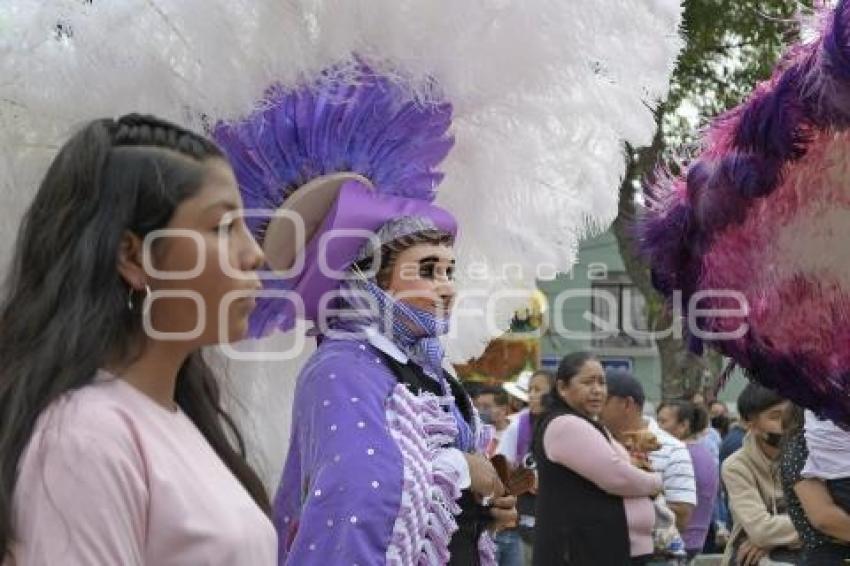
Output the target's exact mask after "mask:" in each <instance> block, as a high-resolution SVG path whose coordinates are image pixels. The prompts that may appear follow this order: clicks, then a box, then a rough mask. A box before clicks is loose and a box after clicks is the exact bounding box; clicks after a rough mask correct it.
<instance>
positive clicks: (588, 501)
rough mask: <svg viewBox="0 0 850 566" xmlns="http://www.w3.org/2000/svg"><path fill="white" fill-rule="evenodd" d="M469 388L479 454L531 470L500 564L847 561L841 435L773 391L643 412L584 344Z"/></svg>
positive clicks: (641, 403)
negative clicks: (484, 443)
mask: <svg viewBox="0 0 850 566" xmlns="http://www.w3.org/2000/svg"><path fill="white" fill-rule="evenodd" d="M470 389H471V391H472V392H473V398H474V402H475V404H476V406H477V407H478V408H479V411H480V413H481V415H482V418H483V419H484V420H485V421H486V422H489V423H490V424H492V426H493V427H494V428H495V430H496V434H495V442H494V444H493V445H492V446H491V448H490V451H489V453H490V454H504V455H505V456H506V457H507V458H508V461H509V462H510V463H511V464H512V465H514V466H525V467H529V468H532V469H534V470H535V471H536V477H537V483H536V485H535V487H534V489H533V490H532V494H529V495H527V496H523V497H520V498H519V505H518V508H519V513H520V514H519V517H520V518H519V526H518V528H516V529H506V530H503V531H501V532H500V533H499V534H497V535H496V541H497V544H498V555H497V556H498V562H499V565H500V566H525V565H532V564H535V565H544V564H546V565H548V564H646V565H668V564H689V563H691V561H694V560H695V559H696V558H697V557H698V556H702V557H704V558H706V559H708V558H710V557H712V556H713V557H715V558H714V562H708V563H716V564H722V565H723V566H727V565H729V566H736V565H741V566H750V565H753V566H757V565H762V566H766V565H777V564H805V565H810V566H821V565H823V566H826V565H835V564H841V563H844V561H846V560H850V514H848V512H847V510H848V509H850V505H848V503H850V497H848V494H850V491H848V490H847V486H848V484H850V481H848V475H850V474H848V470H850V467H848V463H850V460H848V458H847V456H846V455H847V454H850V433H848V432H846V431H844V430H843V429H842V428H840V427H837V426H836V425H835V424H833V423H832V422H831V421H828V420H821V419H818V418H817V417H816V416H815V415H814V414H813V413H812V412H810V411H805V413H804V411H803V410H802V409H800V408H799V407H797V406H795V405H793V404H791V403H790V402H789V401H787V400H785V399H783V398H782V397H780V396H779V395H778V394H776V393H775V392H773V391H771V390H769V389H766V388H764V387H762V386H760V385H757V384H753V383H751V384H748V385H747V386H746V387H745V388H744V390H743V391H742V392H741V394H740V396H739V397H738V399H737V407H736V409H737V411H730V409H729V406H728V405H727V404H726V403H724V402H722V401H720V400H717V399H714V400H711V401H709V402H706V401H705V398H704V397H703V395H702V394H700V393H695V394H690V395H685V396H683V397H682V398H680V399H671V400H664V401H662V402H661V403H660V404H658V406H657V407H655V408H652V407H650V405H649V403H648V402H647V400H646V396H645V393H644V390H643V387H642V385H641V383H640V381H639V380H638V379H637V378H635V377H634V376H633V375H631V374H630V373H628V372H626V371H623V370H616V369H615V370H609V371H607V372H606V371H603V369H602V366H601V365H600V364H599V361H598V360H597V359H595V358H594V357H593V355H591V354H589V353H586V352H579V353H574V354H570V355H568V356H566V357H565V358H564V359H563V360H562V362H561V364H560V366H559V367H558V370H557V372H556V373H555V374H551V373H549V372H547V371H545V370H540V371H536V372H531V371H526V372H523V373H521V374H520V375H519V377H518V378H517V379H516V380H515V381H509V382H507V383H505V384H504V385H503V386H502V387H490V386H487V387H476V386H475V385H474V384H471V385H470ZM734 412H736V413H737V416H733V413H734ZM523 502H525V504H523ZM535 502H536V506H535V505H534V503H535Z"/></svg>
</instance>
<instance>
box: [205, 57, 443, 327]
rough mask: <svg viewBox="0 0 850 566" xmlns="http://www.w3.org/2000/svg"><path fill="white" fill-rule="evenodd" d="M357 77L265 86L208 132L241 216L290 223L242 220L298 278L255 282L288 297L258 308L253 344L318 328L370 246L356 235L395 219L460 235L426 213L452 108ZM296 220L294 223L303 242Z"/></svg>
mask: <svg viewBox="0 0 850 566" xmlns="http://www.w3.org/2000/svg"><path fill="white" fill-rule="evenodd" d="M357 73H358V75H357V77H356V78H357V80H356V81H355V80H354V78H353V77H352V76H351V69H348V72H347V73H345V74H344V76H345V77H346V78H345V81H346V82H344V83H342V84H336V82H335V81H334V80H332V79H331V78H330V77H334V76H336V74H335V73H333V72H331V71H329V72H328V73H327V76H326V77H325V80H321V81H318V82H317V83H316V84H307V85H303V86H300V87H298V88H295V89H292V90H285V89H283V88H281V87H274V88H271V89H270V90H269V92H268V93H267V96H266V99H265V100H263V101H262V103H261V104H260V105H258V110H257V111H256V112H254V113H253V114H251V115H250V116H248V117H247V118H245V119H244V120H241V121H238V122H232V123H224V122H222V123H219V124H216V125H215V127H214V128H213V129H212V136H213V138H214V139H215V140H216V142H218V144H219V145H220V146H221V147H222V149H223V150H224V151H225V153H226V154H227V156H228V158H229V159H230V162H231V164H232V165H233V170H234V173H235V175H236V179H237V181H238V183H239V189H240V192H241V193H242V199H243V202H244V204H245V208H246V209H251V210H257V209H259V210H263V211H279V212H286V213H288V216H287V215H280V214H279V215H277V216H275V217H273V218H272V220H271V221H268V219H267V217H266V218H265V219H263V218H259V217H257V218H250V217H249V218H248V219H247V221H248V224H249V227H250V228H251V230H252V231H253V232H254V234H255V235H256V237H257V240H258V241H259V242H260V243H261V244H262V246H263V249H264V251H265V252H266V258H267V260H268V262H269V265H270V266H271V267H272V268H273V269H275V270H278V271H281V270H291V268H292V267H293V265H294V266H296V267H297V268H299V269H295V270H291V272H289V273H287V274H286V275H285V276H284V277H275V278H272V279H267V280H266V281H265V282H264V283H265V288H266V290H267V291H281V292H290V293H292V292H294V294H295V295H297V296H296V297H293V296H292V295H291V294H290V295H289V298H287V297H277V298H275V297H266V298H261V299H260V300H259V301H258V303H257V308H256V309H255V310H254V314H253V317H252V320H251V329H250V334H251V335H252V336H262V335H265V334H268V333H269V332H270V331H272V330H273V329H275V328H279V329H281V330H284V331H286V330H289V329H291V328H292V327H293V326H294V324H295V321H296V319H297V318H304V319H306V320H312V321H315V320H316V317H317V315H318V310H319V306H320V301H321V300H322V297H324V296H325V294H326V293H328V292H330V291H334V290H336V289H337V288H338V287H339V285H340V283H341V281H342V279H344V278H345V276H344V275H343V273H342V272H343V271H345V270H346V269H347V268H348V267H349V266H350V265H351V264H352V263H353V262H354V261H356V260H357V259H358V254H359V253H360V252H361V251H362V249H363V247H364V244H366V243H367V242H368V239H367V238H366V237H365V236H364V235H363V231H368V232H370V233H375V232H377V231H378V230H380V228H381V227H382V226H383V225H384V224H386V223H387V222H390V221H392V220H395V219H398V218H404V217H408V218H419V219H426V220H427V221H426V222H424V224H423V223H422V222H411V223H410V225H411V226H414V227H415V226H416V225H417V224H418V225H420V226H421V225H428V226H431V225H433V226H434V227H435V228H438V229H440V230H444V231H446V232H448V233H451V234H452V235H454V234H455V232H456V230H457V226H456V222H455V220H454V218H453V217H452V216H451V215H450V214H449V213H448V212H446V211H445V210H443V209H441V208H439V207H436V206H434V205H432V204H431V203H432V202H433V200H434V197H435V196H436V188H437V186H438V185H439V183H440V181H441V180H442V178H443V175H442V173H440V172H439V171H438V170H437V166H438V165H439V164H440V163H441V162H442V160H443V159H444V158H445V156H446V155H447V154H448V152H449V150H450V149H451V147H452V145H453V143H454V140H453V139H452V137H451V136H450V135H449V133H448V130H449V127H450V126H451V114H452V108H451V105H449V104H447V103H444V102H425V101H421V100H418V99H415V98H413V97H412V96H411V93H410V92H408V91H407V90H406V89H404V88H402V87H401V86H399V85H398V84H397V83H396V82H395V81H394V80H390V79H388V78H386V77H382V76H380V75H377V74H375V73H374V72H372V71H371V70H370V69H369V68H368V67H367V66H365V65H363V64H362V63H357ZM352 81H353V82H352ZM293 218H295V219H298V218H300V219H301V220H302V221H303V226H304V231H303V236H304V237H303V238H298V237H296V235H297V234H299V230H297V228H296V226H297V225H298V222H293ZM342 230H359V231H360V236H359V237H355V236H353V235H351V233H350V232H349V233H347V234H343V233H342V232H341V231H342ZM390 232H391V234H395V235H398V234H396V232H395V231H390ZM384 236H385V234H383V233H382V234H381V237H382V238H383V237H384ZM299 247H301V248H303V249H299ZM361 257H362V256H361ZM301 260H303V263H301ZM298 302H301V303H303V309H301V308H299V307H300V305H297V303H298ZM301 310H303V312H299V311H301Z"/></svg>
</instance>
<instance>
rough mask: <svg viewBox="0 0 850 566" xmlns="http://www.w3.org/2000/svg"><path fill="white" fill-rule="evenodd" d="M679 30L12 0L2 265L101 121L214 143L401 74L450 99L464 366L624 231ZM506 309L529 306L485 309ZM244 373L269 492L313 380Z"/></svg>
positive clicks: (436, 2) (604, 23) (568, 9)
mask: <svg viewBox="0 0 850 566" xmlns="http://www.w3.org/2000/svg"><path fill="white" fill-rule="evenodd" d="M680 18H681V7H680V5H679V2H677V1H675V0H593V1H592V2H569V1H564V0H464V1H463V2H458V1H457V0H93V1H92V2H88V1H85V0H51V2H49V3H48V2H43V1H41V0H4V1H3V2H2V3H0V179H1V180H0V183H2V193H0V205H2V211H3V214H4V215H5V220H6V221H5V222H3V223H2V225H0V231H2V232H0V240H1V241H2V242H3V244H2V245H3V246H4V248H3V249H0V260H3V261H4V264H5V261H6V260H7V258H8V245H9V244H8V242H11V241H12V236H13V233H14V229H15V228H16V226H17V224H18V222H19V219H20V216H21V214H22V211H23V209H24V206H25V205H26V203H27V202H28V201H29V200H30V199H31V198H32V196H33V194H34V192H35V190H36V187H37V183H38V181H39V179H40V178H41V177H42V176H43V174H44V171H45V169H46V167H47V164H48V163H49V161H50V160H51V159H52V157H53V156H54V155H55V153H56V150H57V148H58V147H59V146H60V145H61V143H62V142H63V141H64V140H65V139H66V138H67V137H68V135H69V134H70V132H72V131H73V129H74V128H75V127H77V126H79V125H80V124H82V123H84V122H85V121H87V120H90V119H93V118H97V117H103V116H117V115H120V114H122V113H126V112H132V111H136V112H144V113H152V114H156V115H159V116H162V117H165V118H168V119H171V120H174V121H176V122H178V123H181V124H183V125H185V126H188V127H191V128H194V129H201V128H202V127H203V124H205V123H209V122H210V121H214V120H217V119H234V118H238V117H241V116H244V115H246V114H247V113H249V112H250V111H251V110H252V109H253V108H254V107H255V106H254V105H255V103H256V101H257V100H258V99H259V98H260V96H261V95H262V93H263V91H264V89H265V88H266V87H267V86H268V85H269V84H271V83H273V82H275V83H281V84H283V85H296V84H298V83H299V81H302V80H304V79H305V78H307V79H309V78H310V77H314V76H315V75H316V74H317V73H318V72H320V71H321V70H323V69H325V68H328V67H330V66H332V65H334V64H336V63H338V62H340V61H345V60H347V59H349V58H350V56H351V54H352V53H358V54H360V55H362V56H363V57H365V58H366V59H368V60H369V62H370V64H373V63H374V67H375V70H376V71H378V72H382V73H398V72H399V69H402V70H403V76H401V75H399V76H398V80H399V82H402V83H404V84H405V85H406V86H407V87H408V88H410V90H411V92H412V93H413V94H414V95H416V96H419V97H422V98H431V97H433V96H434V85H435V84H436V85H438V88H439V93H440V95H441V96H443V97H445V98H446V99H447V100H448V101H450V102H451V103H452V105H453V106H454V110H455V114H454V122H453V132H452V133H453V134H454V136H455V139H456V145H455V148H454V149H453V150H452V152H451V153H450V154H449V156H448V158H447V159H446V161H445V162H444V165H443V167H442V169H443V171H444V172H445V173H446V177H445V181H444V183H443V185H442V186H441V189H440V196H439V197H438V203H439V204H441V205H443V206H445V207H446V208H447V209H449V210H450V211H451V212H452V213H454V214H455V215H456V216H457V218H458V220H459V224H460V227H461V237H460V241H459V243H458V255H459V264H460V266H461V269H460V273H459V290H460V292H461V293H462V294H465V295H466V296H468V297H471V298H469V299H465V300H464V301H463V302H462V304H461V308H462V309H463V311H464V312H467V313H468V312H469V311H474V312H476V313H477V314H476V315H475V316H474V317H470V316H469V315H468V314H462V315H461V316H459V318H458V321H457V323H458V324H457V326H456V328H457V330H456V331H455V333H454V337H453V338H452V339H451V340H450V343H449V345H448V346H449V352H450V354H451V357H452V359H453V360H454V361H461V360H466V359H468V358H470V357H473V356H475V355H477V354H479V353H480V352H481V351H482V350H483V348H484V346H485V345H486V343H487V341H488V340H489V339H490V338H492V337H493V335H495V334H498V333H499V332H501V331H503V330H504V329H505V328H506V327H507V325H508V322H509V320H510V317H511V314H512V312H513V310H514V308H515V307H517V306H519V305H520V304H524V303H525V302H526V301H527V297H528V296H529V295H528V294H530V292H531V291H533V290H534V288H535V281H536V278H537V276H538V275H539V274H540V275H545V274H546V273H549V272H550V269H549V268H554V269H557V270H559V271H567V270H569V269H570V267H571V266H572V265H573V263H574V262H575V258H576V252H577V248H578V243H579V241H580V239H581V238H582V237H584V236H586V235H587V234H589V233H590V232H593V231H595V230H602V229H605V228H606V227H607V226H608V225H609V224H610V223H611V222H612V221H613V219H614V217H615V216H616V213H617V195H618V187H619V184H620V181H621V179H622V177H623V174H624V170H625V163H624V158H623V143H624V142H629V143H631V144H633V145H636V146H640V145H645V144H647V143H649V142H650V140H651V139H652V136H653V134H654V128H655V121H654V119H653V115H652V108H653V107H654V105H655V104H657V102H658V101H660V100H661V99H662V98H663V97H664V96H665V95H666V93H667V88H668V80H669V77H670V74H671V72H672V69H673V66H674V63H675V60H676V57H677V54H678V52H679V50H680V48H681V39H680V36H679V33H678V26H679V23H680ZM382 62H383V63H382ZM505 266H509V267H507V268H506V267H505ZM541 266H544V267H546V266H549V267H547V268H546V269H542V270H539V268H540V267H541ZM503 291H520V292H521V293H522V294H524V296H516V294H515V296H514V298H513V299H511V300H504V301H498V302H496V303H491V304H489V306H488V300H491V299H490V298H492V297H498V296H500V293H501V292H503ZM487 308H489V309H490V312H491V313H492V314H491V316H490V318H491V320H492V321H493V323H494V324H492V325H488V324H483V323H482V316H483V312H484V310H485V309H487ZM287 340H289V341H291V340H292V337H271V338H269V339H267V340H265V341H263V342H260V343H255V344H252V345H251V346H250V347H251V348H252V349H254V350H257V349H260V350H262V349H263V348H269V349H275V348H272V346H273V345H279V344H280V343H281V342H286V341H287ZM302 359H303V355H302ZM236 365H237V367H238V373H239V374H241V377H240V378H239V380H236V381H234V382H233V383H232V385H233V386H234V387H235V389H236V397H237V398H238V402H237V403H236V405H235V408H236V409H239V408H240V407H243V408H245V409H246V410H245V411H239V410H237V413H239V414H240V419H239V420H240V421H241V422H242V423H243V426H245V427H248V428H249V429H250V430H251V434H250V435H249V436H250V446H251V447H252V448H253V449H254V452H257V453H259V454H260V456H259V457H257V458H256V462H257V463H258V464H259V465H260V466H261V470H262V471H263V476H264V479H265V480H266V481H267V483H268V485H269V486H273V485H274V483H275V482H276V480H277V472H278V470H279V469H280V465H281V459H282V458H283V456H284V454H285V446H286V444H287V441H286V439H287V438H288V424H289V403H290V400H291V398H292V390H293V387H294V379H292V377H293V376H294V374H295V373H297V370H298V366H299V365H300V364H296V363H294V362H288V363H287V362H267V363H244V362H240V363H238V364H236ZM233 369H235V368H233ZM258 423H260V424H258Z"/></svg>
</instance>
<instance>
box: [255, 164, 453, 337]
mask: <svg viewBox="0 0 850 566" xmlns="http://www.w3.org/2000/svg"><path fill="white" fill-rule="evenodd" d="M329 183H333V184H335V185H336V186H337V187H338V189H337V197H336V198H335V199H334V200H333V201H332V202H331V203H330V206H329V209H327V210H326V211H324V212H323V213H320V214H321V217H320V218H323V220H320V222H321V225H320V226H319V227H318V229H317V230H316V231H315V233H313V234H312V237H311V235H309V234H308V235H307V236H308V239H307V240H306V246H304V247H303V248H302V249H301V250H296V251H295V254H294V255H293V261H292V262H291V264H290V265H284V266H281V267H282V268H284V269H289V268H291V267H292V265H296V264H300V265H301V268H300V269H298V270H297V271H296V272H295V273H294V274H293V275H292V277H288V278H285V279H282V280H281V281H282V282H283V283H284V285H285V288H286V289H288V290H291V291H294V292H295V293H297V294H298V296H299V297H300V298H301V300H302V301H303V306H304V311H303V313H298V312H297V308H296V306H295V304H294V303H293V302H292V301H289V300H284V301H281V300H276V299H266V300H265V301H261V303H260V304H259V305H258V308H257V310H256V312H255V316H254V320H252V328H254V329H256V330H257V331H258V333H260V334H262V333H263V331H264V330H267V329H268V327H269V323H271V325H272V326H273V327H277V328H280V329H282V330H286V329H288V328H291V327H292V326H293V325H294V324H295V320H296V318H303V319H304V320H309V321H314V322H315V321H316V319H317V318H318V316H319V310H320V305H321V304H322V300H323V297H325V296H326V295H327V294H328V293H332V292H333V291H335V290H336V289H338V288H339V286H340V283H341V282H342V281H343V280H344V279H345V278H346V274H345V273H344V272H345V271H346V270H347V269H348V268H349V267H350V266H351V264H352V263H353V262H354V261H355V259H357V257H358V255H359V254H360V253H361V251H362V249H363V247H364V245H366V244H367V242H368V239H367V236H366V234H365V233H364V232H369V233H371V234H375V233H376V232H377V231H378V230H379V229H380V228H381V227H382V226H383V225H384V224H386V223H387V222H388V221H391V220H393V219H395V218H401V217H416V218H424V219H427V220H428V221H430V223H432V224H433V225H434V227H435V228H437V229H439V230H441V231H443V232H446V233H449V234H451V235H453V236H454V235H456V234H457V223H456V221H455V219H454V217H453V216H452V215H451V214H450V213H449V212H448V211H446V210H444V209H442V208H440V207H438V206H435V205H433V204H431V203H429V202H427V201H423V200H419V199H412V198H405V197H398V196H392V195H384V194H381V193H379V192H377V191H375V190H374V189H373V188H372V187H370V186H368V185H366V184H364V183H362V182H360V181H358V180H347V181H342V182H340V181H338V180H336V181H329ZM317 186H320V185H317ZM325 190H327V189H325ZM317 194H318V191H317ZM319 198H320V197H319ZM316 200H318V198H317V199H316ZM302 202H303V199H302ZM286 206H287V204H286V203H284V205H283V207H281V208H286ZM311 212H312V213H316V212H317V209H314V210H312V211H311ZM314 218H316V217H313V218H310V217H306V218H304V221H305V224H307V225H308V226H309V225H310V223H311V222H312V221H313V219H314ZM358 232H359V233H358ZM271 234H272V232H271V231H269V232H267V237H266V241H265V242H264V248H273V247H277V246H279V245H280V244H281V243H284V244H285V243H286V242H276V241H274V238H271V240H272V241H270V238H269V236H270V235H271ZM289 245H290V247H291V248H292V249H295V243H294V242H292V241H290V242H289ZM302 259H303V262H302V261H301V260H302ZM273 282H274V281H272V283H273ZM272 288H274V287H272ZM263 303H265V304H263Z"/></svg>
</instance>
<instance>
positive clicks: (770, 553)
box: [721, 383, 800, 566]
mask: <svg viewBox="0 0 850 566" xmlns="http://www.w3.org/2000/svg"><path fill="white" fill-rule="evenodd" d="M787 407H788V401H786V400H785V399H783V398H782V397H780V396H779V395H777V394H776V393H774V392H773V391H771V390H769V389H766V388H764V387H762V386H760V385H757V384H755V383H750V384H749V385H747V387H746V388H745V389H744V391H743V392H742V393H741V395H740V397H739V398H738V412H739V413H740V415H741V420H742V421H743V422H744V424H745V426H746V427H747V435H746V436H745V437H744V444H743V446H742V447H741V449H740V450H739V451H737V452H736V453H734V454H733V455H732V456H730V457H729V458H728V459H727V460H726V461H725V462H724V463H723V468H722V479H723V484H724V486H725V487H726V492H727V494H728V496H729V506H730V511H731V512H732V518H733V521H734V525H735V526H734V528H733V529H732V535H731V539H730V543H729V544H728V545H727V547H726V553H725V554H724V557H723V562H722V563H721V564H722V565H723V566H727V565H729V566H738V565H740V566H751V565H755V564H758V563H759V561H760V560H761V559H762V558H765V557H771V558H773V559H779V556H780V555H785V556H783V558H785V557H786V556H787V555H788V554H789V553H790V554H791V555H792V556H793V555H794V554H796V553H795V552H794V551H793V550H790V549H794V548H797V547H799V545H800V539H799V536H798V535H797V531H796V530H795V529H794V525H793V523H792V522H791V518H790V517H789V516H788V513H787V509H786V505H785V499H784V496H783V492H782V482H781V478H780V472H779V469H778V458H779V455H780V452H781V449H780V444H781V442H782V417H783V415H784V413H785V410H786V409H787ZM792 563H794V562H792Z"/></svg>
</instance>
